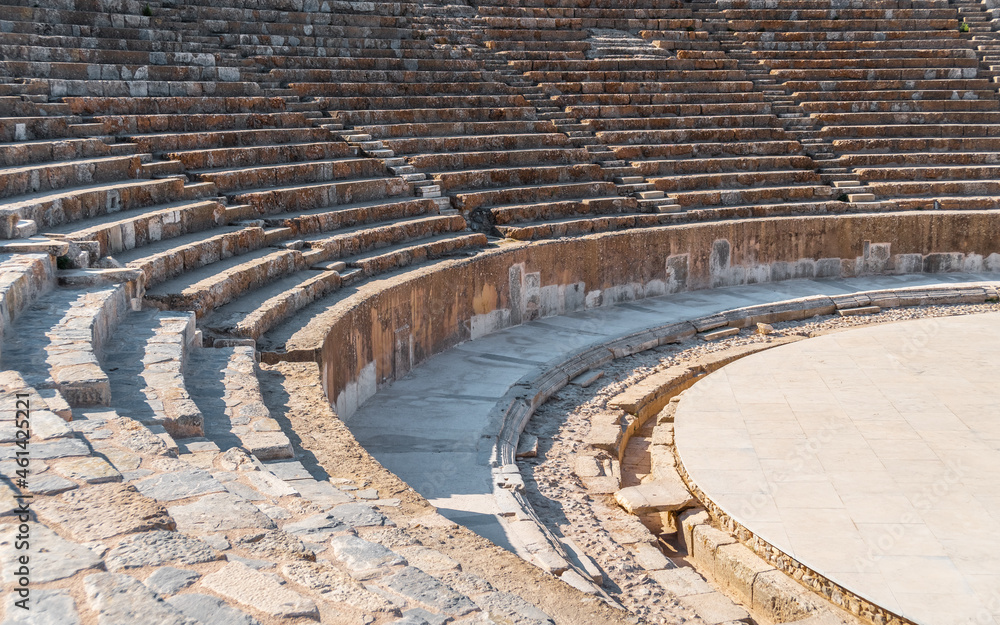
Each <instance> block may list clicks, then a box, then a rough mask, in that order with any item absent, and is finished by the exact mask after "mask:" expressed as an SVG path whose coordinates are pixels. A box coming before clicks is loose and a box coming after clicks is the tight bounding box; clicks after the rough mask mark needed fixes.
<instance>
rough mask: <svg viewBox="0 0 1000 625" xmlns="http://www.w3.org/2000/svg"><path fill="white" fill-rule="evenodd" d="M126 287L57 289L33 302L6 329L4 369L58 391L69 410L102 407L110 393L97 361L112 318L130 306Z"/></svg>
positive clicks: (112, 325) (113, 321) (114, 322)
mask: <svg viewBox="0 0 1000 625" xmlns="http://www.w3.org/2000/svg"><path fill="white" fill-rule="evenodd" d="M129 286H130V285H126V284H117V285H110V286H103V287H92V288H90V289H85V290H82V291H77V290H75V289H73V290H71V289H63V288H60V289H57V290H55V291H52V292H51V293H50V294H48V295H45V296H43V297H41V298H38V299H37V300H36V301H35V302H34V303H33V304H32V305H31V307H30V309H29V310H28V312H27V313H26V314H23V315H22V317H21V318H20V319H19V320H17V321H16V322H15V323H14V325H13V326H12V328H14V330H15V331H14V332H11V331H8V332H7V335H6V337H5V343H4V346H3V351H2V362H3V365H4V367H5V368H6V369H13V370H15V371H19V372H21V375H22V376H23V377H24V378H25V380H27V381H28V383H29V384H30V385H31V386H34V387H38V388H49V389H56V390H58V391H59V392H60V393H61V394H62V395H63V397H65V398H66V401H67V402H69V404H70V405H72V406H107V405H109V404H110V401H111V389H110V386H109V382H108V377H107V374H105V373H104V371H103V370H102V369H101V366H100V362H99V358H100V355H101V350H102V349H103V344H104V342H105V341H106V340H107V338H108V337H109V335H110V334H111V333H112V332H113V331H114V328H115V326H116V325H117V323H118V320H119V319H120V318H121V317H122V316H123V315H125V314H126V313H127V312H128V310H130V307H131V300H132V299H133V298H134V295H135V293H134V291H133V292H130V291H132V289H130V288H129Z"/></svg>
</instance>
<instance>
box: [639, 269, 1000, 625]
mask: <svg viewBox="0 0 1000 625" xmlns="http://www.w3.org/2000/svg"><path fill="white" fill-rule="evenodd" d="M977 291H978V294H977ZM998 293H1000V283H994V284H974V283H966V284H956V285H946V286H935V287H914V288H907V289H897V290H886V291H870V292H865V293H859V294H857V295H856V297H858V298H867V299H868V300H869V301H868V302H867V303H864V302H859V304H861V306H879V307H880V308H891V307H905V306H917V305H922V304H923V305H939V304H981V303H985V302H989V301H997V300H998ZM861 306H859V307H861ZM745 355H749V353H747V354H745ZM623 448H624V444H623ZM674 453H675V460H676V463H675V467H676V470H677V473H678V474H679V475H680V477H681V479H682V480H683V482H684V484H685V485H686V486H687V488H688V490H689V491H690V492H691V494H692V495H694V496H695V498H696V499H697V500H698V501H700V502H701V504H702V505H703V506H704V507H705V509H706V510H707V511H708V513H709V515H710V516H711V517H712V518H713V519H714V520H715V521H716V523H717V524H718V526H719V527H720V528H721V529H722V530H723V531H725V532H726V533H728V534H730V535H731V536H732V537H734V538H735V539H736V540H738V541H739V543H741V544H743V545H745V546H746V547H747V548H749V549H750V550H751V551H753V553H754V554H756V555H757V556H758V557H760V558H762V559H763V560H764V561H765V562H767V563H768V564H770V565H771V566H774V567H775V568H777V569H778V570H780V571H782V572H783V573H785V574H786V575H787V576H788V577H790V578H791V579H794V580H795V581H797V582H798V583H799V584H801V585H802V586H805V587H806V588H808V589H809V590H811V591H813V592H815V593H817V594H819V595H820V596H822V597H824V598H825V599H826V600H828V601H829V602H830V603H832V604H834V605H835V606H837V607H839V608H841V609H843V610H845V611H847V612H849V613H850V614H852V615H854V616H856V617H859V618H861V619H863V620H865V621H867V622H870V623H873V624H874V625H915V624H914V623H913V621H911V620H909V619H907V618H905V617H902V616H900V615H898V614H895V613H893V612H891V611H889V610H886V609H885V608H882V607H881V606H878V605H875V604H874V603H872V602H870V601H868V600H867V599H864V598H863V597H860V596H858V595H856V594H855V593H853V592H851V591H850V590H848V589H846V588H844V587H842V586H840V585H839V584H837V583H835V582H833V581H832V580H830V579H828V578H826V577H825V576H824V575H823V574H822V573H819V572H817V571H815V570H813V569H811V568H809V567H808V566H806V565H804V564H802V563H801V562H799V561H797V560H796V559H795V558H793V557H792V556H790V555H788V554H786V553H784V552H783V551H782V550H780V549H778V548H777V547H775V546H773V545H771V544H770V543H768V542H767V541H765V540H763V539H762V538H760V537H759V536H757V535H756V534H754V532H753V531H751V530H750V529H748V528H747V527H746V526H744V525H742V524H741V523H740V522H739V521H737V520H735V519H734V518H732V517H731V516H730V515H729V514H727V513H726V512H725V511H724V510H723V509H722V508H720V507H719V506H718V505H717V504H716V503H715V502H714V501H712V499H711V497H709V496H708V495H707V494H706V493H705V492H704V491H703V490H702V489H701V488H699V486H698V485H697V484H696V483H695V482H694V481H693V480H692V479H691V476H690V475H689V474H688V472H687V470H686V469H685V467H684V464H683V462H682V460H681V458H680V455H679V454H677V451H676V447H674ZM688 532H689V530H688V528H685V533H688ZM789 599H791V598H789Z"/></svg>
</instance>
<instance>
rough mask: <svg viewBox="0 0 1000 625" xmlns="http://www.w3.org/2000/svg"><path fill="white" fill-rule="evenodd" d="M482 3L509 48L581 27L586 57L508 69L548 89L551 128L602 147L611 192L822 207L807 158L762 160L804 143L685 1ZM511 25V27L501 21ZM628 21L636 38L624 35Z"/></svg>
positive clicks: (648, 200)
mask: <svg viewBox="0 0 1000 625" xmlns="http://www.w3.org/2000/svg"><path fill="white" fill-rule="evenodd" d="M480 12H481V13H482V14H483V18H482V19H483V21H484V22H485V23H486V25H487V28H490V27H496V28H495V29H493V30H487V31H486V37H496V38H503V40H504V41H505V44H506V47H512V48H515V49H516V46H511V45H510V44H511V42H521V41H524V42H530V41H544V42H545V43H546V45H547V49H549V50H552V51H559V50H560V46H561V45H562V44H563V42H564V41H566V40H567V36H565V35H564V34H563V33H564V32H570V33H574V34H575V35H576V39H572V38H570V39H568V40H570V41H578V40H580V39H583V38H585V37H586V35H588V30H587V29H590V32H589V34H590V35H591V37H590V38H589V39H587V40H586V43H588V45H592V46H593V47H592V48H588V49H587V50H586V51H585V52H586V57H588V58H570V56H569V55H568V54H564V53H556V54H555V55H554V56H552V57H546V58H542V57H541V56H539V55H537V54H534V55H531V56H530V57H525V58H521V59H517V60H512V61H511V63H510V66H511V67H512V68H516V69H517V70H520V71H521V72H523V75H524V77H525V78H526V79H527V80H528V81H529V82H531V83H534V84H537V85H539V86H540V87H541V89H542V90H543V92H544V94H545V96H546V98H545V99H544V100H538V101H537V102H538V103H544V104H545V105H547V106H550V107H552V110H553V111H554V113H553V115H558V116H559V119H558V121H559V122H560V123H559V127H560V128H561V129H565V130H567V131H569V133H570V135H571V136H572V135H576V136H577V137H579V138H580V140H581V141H582V140H585V139H584V137H586V136H587V135H589V134H591V133H592V136H593V137H594V138H595V139H596V142H599V143H600V144H602V145H605V146H608V147H609V148H610V149H611V152H610V153H609V156H608V157H607V158H608V159H609V160H607V161H604V162H603V163H602V164H603V165H604V166H605V167H606V168H608V169H610V170H612V171H614V173H615V174H617V175H616V181H617V182H618V183H619V186H618V190H619V192H620V193H622V194H623V195H629V194H632V195H634V196H635V197H636V199H637V201H638V202H639V204H640V205H642V206H644V207H645V208H646V209H647V210H655V211H660V212H671V211H678V210H704V209H709V210H710V209H713V208H716V207H718V208H721V207H746V208H747V209H748V210H749V208H750V207H753V206H756V205H759V204H775V203H786V202H787V203H795V204H796V207H795V209H796V210H797V211H805V212H809V211H810V210H811V209H810V207H809V203H813V204H815V207H813V209H812V210H825V208H826V207H825V203H826V202H827V201H828V200H829V199H831V196H832V195H833V193H834V192H833V190H832V189H831V188H830V187H828V186H826V185H824V184H823V183H822V181H821V180H820V178H819V176H818V175H817V174H816V173H815V171H814V170H815V165H814V164H813V163H812V160H811V159H810V158H808V157H806V156H802V157H801V158H797V159H789V158H784V159H783V160H778V159H770V158H766V156H767V155H778V154H780V155H788V154H799V153H801V151H802V148H801V146H800V145H799V144H798V142H797V141H796V140H795V138H794V137H793V136H791V135H789V134H788V133H786V132H785V131H784V129H782V128H781V127H780V126H781V124H780V123H779V120H778V118H777V117H776V116H775V115H774V114H773V112H772V110H771V106H770V104H769V103H768V102H766V101H765V100H764V98H763V96H762V95H761V94H760V93H756V92H754V85H753V83H752V82H750V80H749V78H748V77H747V75H746V73H745V72H744V71H743V70H741V69H739V68H738V67H737V63H736V61H735V60H731V59H728V58H726V56H725V55H724V54H723V53H722V52H720V51H718V50H719V45H718V43H716V42H714V41H713V40H711V39H710V37H709V33H708V32H706V31H705V30H704V29H703V28H702V20H701V19H698V18H696V17H695V16H694V14H693V13H692V12H691V10H690V9H687V8H685V7H684V6H683V5H681V4H679V3H677V4H675V5H669V6H668V5H663V4H662V3H660V4H656V5H654V4H652V3H639V5H636V6H629V7H618V6H614V7H612V6H604V5H602V4H597V5H593V6H588V7H586V8H573V7H571V6H569V5H566V6H565V7H560V8H558V9H551V10H550V9H541V8H536V7H534V6H533V5H531V4H530V3H529V5H528V6H523V7H520V6H519V7H499V6H482V7H480ZM512 23H516V24H517V25H518V28H519V29H507V30H504V27H505V26H510V25H511V24H512ZM614 24H618V25H619V26H620V27H621V28H622V29H627V30H625V32H621V33H618V34H617V35H616V36H617V37H618V40H619V41H621V44H619V45H618V46H617V47H616V46H615V45H613V44H609V43H608V41H609V40H608V37H609V34H608V33H609V32H610V31H608V30H607V29H612V28H616V26H614ZM528 26H531V27H532V30H528V29H527V27H528ZM628 30H631V31H638V33H639V34H640V35H641V38H640V37H633V38H632V39H630V38H629V36H627V31H628ZM654 44H655V45H654ZM626 46H627V47H626ZM643 46H645V48H644V47H643ZM567 52H568V51H567ZM751 146H752V147H751ZM592 149H594V150H595V151H596V149H597V148H596V147H595V146H592ZM756 156H763V157H765V158H761V159H759V160H758V159H757V158H755V157H756ZM611 159H614V160H611ZM616 161H617V162H616ZM702 167H704V169H702Z"/></svg>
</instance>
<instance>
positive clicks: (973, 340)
mask: <svg viewBox="0 0 1000 625" xmlns="http://www.w3.org/2000/svg"><path fill="white" fill-rule="evenodd" d="M998 349H1000V314H994V313H988V314H982V315H972V316H959V317H946V318H930V319H920V320H916V321H906V322H900V323H893V324H883V325H877V326H872V327H867V328H860V329H855V330H849V331H844V332H839V333H836V334H831V335H827V336H821V337H818V338H814V339H810V340H808V341H801V342H797V343H794V344H791V345H786V346H781V347H777V348H775V349H773V350H769V351H766V352H762V353H760V354H756V355H753V356H749V357H747V358H745V359H743V360H740V361H737V362H735V363H733V364H730V365H728V366H727V367H725V368H723V369H720V370H719V371H717V372H715V373H713V374H711V375H709V376H707V377H706V378H705V379H704V380H702V381H699V382H698V383H697V384H696V385H695V386H693V387H692V388H691V389H689V390H688V391H687V392H686V393H685V394H684V395H683V397H682V399H681V402H680V405H679V407H678V409H677V413H676V416H675V438H676V444H677V449H678V452H679V455H680V459H681V461H682V462H683V464H684V467H685V468H686V470H687V472H688V474H689V475H690V477H691V479H692V480H693V481H694V483H695V484H697V485H698V487H699V488H701V489H702V490H703V491H704V492H705V494H706V496H707V497H708V498H709V499H711V500H712V502H714V503H715V504H716V505H718V506H719V507H720V508H721V509H722V510H723V511H724V512H725V513H726V514H728V515H729V516H731V517H732V518H733V519H734V520H735V521H736V522H738V523H740V524H742V525H743V526H745V527H747V528H748V529H750V530H751V531H753V532H754V533H755V534H757V535H758V536H759V537H760V538H761V539H763V540H765V541H767V542H768V543H770V544H771V545H773V546H775V547H777V548H778V549H780V550H781V551H783V552H784V553H786V554H788V555H790V556H792V557H793V558H795V559H796V560H798V561H799V562H800V563H802V564H804V565H806V566H808V567H809V568H811V569H813V570H815V571H818V572H819V573H820V574H822V575H824V576H825V577H827V578H828V579H830V580H832V581H834V582H836V583H837V584H840V585H841V586H843V587H845V588H847V589H848V590H850V591H851V592H854V593H855V594H857V595H859V596H861V597H864V598H866V599H868V600H869V601H872V602H873V603H875V604H877V605H879V606H882V607H884V608H886V609H888V610H891V611H893V612H895V613H896V614H899V615H901V616H904V617H906V618H908V619H910V620H912V621H913V622H915V623H919V624H921V625H957V624H958V623H968V622H976V623H988V624H991V625H992V624H993V623H1000V609H998V608H997V605H998V603H997V601H996V597H997V595H996V589H997V588H1000V569H998V568H997V565H996V554H997V549H998V548H1000V541H998V539H997V536H998V535H1000V508H998V507H997V503H998V502H1000V487H998V486H997V484H998V479H997V478H998V476H1000V451H997V446H996V441H997V440H1000V421H998V420H997V415H996V407H997V406H998V405H1000V386H998V385H997V380H998V379H1000V359H998V358H997V356H996V354H997V350H998Z"/></svg>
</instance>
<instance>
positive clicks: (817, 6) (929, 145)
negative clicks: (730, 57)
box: [720, 0, 1000, 208]
mask: <svg viewBox="0 0 1000 625" xmlns="http://www.w3.org/2000/svg"><path fill="white" fill-rule="evenodd" d="M720 4H721V6H723V7H724V8H725V11H724V15H725V17H726V18H727V19H728V24H729V27H730V28H731V29H732V30H734V31H735V36H736V38H737V39H738V40H739V41H740V42H742V44H743V47H744V48H745V49H748V50H751V51H752V54H753V57H754V58H755V59H757V60H758V61H759V62H760V63H761V65H762V66H763V67H765V68H767V69H768V70H769V76H770V78H772V79H773V81H774V82H775V83H776V85H775V89H776V90H777V89H780V90H781V93H782V95H783V96H784V97H788V98H790V99H791V100H792V101H794V103H795V104H796V105H799V106H800V107H801V110H802V111H803V112H804V113H806V114H808V115H809V119H810V120H811V122H812V123H813V124H815V127H816V129H817V130H816V131H815V132H814V133H813V134H814V136H815V139H814V141H816V142H817V143H820V144H823V145H829V146H830V149H831V151H832V153H833V155H834V156H839V159H834V160H826V161H824V162H823V163H822V165H824V166H825V169H824V171H826V172H828V173H829V174H830V175H828V176H825V177H827V178H830V179H834V180H839V181H840V182H839V183H837V184H838V187H840V189H841V190H843V191H844V192H845V193H848V194H852V193H853V194H857V197H859V198H864V199H866V200H877V201H882V202H891V203H892V205H893V206H896V207H899V208H934V207H939V208H958V207H966V208H968V207H972V206H977V207H981V208H985V207H995V206H1000V204H998V203H997V198H996V186H995V185H994V184H993V181H992V175H993V171H992V170H990V169H989V168H988V167H987V168H982V167H975V166H971V165H976V164H984V165H986V164H988V163H989V162H991V161H992V160H994V157H993V156H991V155H990V153H992V152H994V151H995V150H996V145H994V144H993V139H992V138H991V137H992V134H993V132H992V128H993V126H994V125H995V123H996V121H997V120H998V119H1000V117H998V116H997V111H998V108H997V107H998V102H997V98H996V89H995V86H994V85H993V84H992V83H991V82H990V80H988V78H986V77H983V76H981V75H980V73H979V72H980V70H979V60H978V59H977V56H976V53H975V52H974V50H973V49H972V46H971V45H970V43H969V41H968V40H966V39H965V38H963V37H962V34H961V33H960V32H959V28H958V19H957V15H958V14H957V12H956V10H955V8H954V7H952V6H949V5H948V4H947V3H945V2H939V1H936V0H927V1H925V2H914V3H905V4H899V3H895V2H876V3H869V2H865V3H854V2H850V3H846V4H843V3H841V4H837V5H836V6H834V5H832V4H827V3H823V2H810V3H809V4H808V5H807V6H802V5H801V3H794V4H793V3H787V4H782V3H780V2H779V3H777V4H773V3H772V4H768V5H767V6H766V8H765V6H764V5H763V4H759V3H755V2H747V1H743V0H725V2H722V3H720ZM811 141H812V140H811ZM911 153H912V154H913V155H914V162H913V165H915V167H912V168H911V167H909V165H910V164H911V163H910V161H909V160H908V157H909V155H910V154H911ZM904 163H905V165H904ZM901 167H905V169H901ZM904 172H905V173H904Z"/></svg>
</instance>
